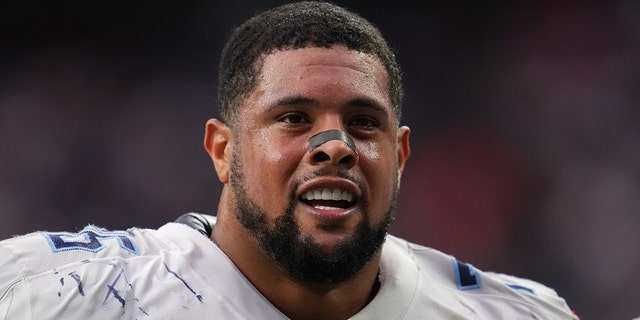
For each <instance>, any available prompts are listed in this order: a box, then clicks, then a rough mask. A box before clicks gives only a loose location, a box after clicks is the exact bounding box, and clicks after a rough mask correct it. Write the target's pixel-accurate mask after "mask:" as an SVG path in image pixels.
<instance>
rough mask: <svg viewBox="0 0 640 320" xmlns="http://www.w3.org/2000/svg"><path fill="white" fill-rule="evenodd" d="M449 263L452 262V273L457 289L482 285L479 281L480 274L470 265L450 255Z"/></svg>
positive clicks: (474, 287)
mask: <svg viewBox="0 0 640 320" xmlns="http://www.w3.org/2000/svg"><path fill="white" fill-rule="evenodd" d="M451 263H452V264H453V273H454V274H455V277H456V285H457V286H458V289H460V290H471V289H477V288H480V287H481V286H482V283H480V276H479V275H478V272H477V271H476V269H475V268H474V267H473V266H472V265H470V264H468V263H464V262H460V261H458V260H456V258H454V257H451Z"/></svg>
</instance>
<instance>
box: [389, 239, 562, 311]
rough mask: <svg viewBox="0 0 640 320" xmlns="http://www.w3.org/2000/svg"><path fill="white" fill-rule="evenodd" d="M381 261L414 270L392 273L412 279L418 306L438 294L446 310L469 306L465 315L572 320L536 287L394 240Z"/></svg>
mask: <svg viewBox="0 0 640 320" xmlns="http://www.w3.org/2000/svg"><path fill="white" fill-rule="evenodd" d="M383 255H386V256H387V257H386V260H387V264H389V262H388V261H389V259H394V260H403V261H405V262H404V263H405V264H412V265H413V268H402V269H399V268H398V267H397V266H396V267H395V270H402V271H401V272H404V273H405V274H407V273H414V274H415V276H416V279H418V280H416V281H417V282H419V283H420V285H419V286H420V287H419V288H416V290H417V292H418V294H417V296H416V299H418V300H419V299H423V298H425V297H428V296H432V295H433V292H438V293H439V294H438V295H439V296H440V297H439V298H438V299H440V301H438V303H437V304H439V305H445V306H446V305H448V306H447V307H446V308H451V309H455V308H456V306H458V305H466V306H473V308H471V309H473V311H470V312H472V313H474V314H476V313H478V314H484V315H486V316H496V315H501V316H504V314H518V313H521V312H523V311H526V312H528V313H530V314H537V315H540V316H541V317H543V318H545V317H550V316H553V317H555V318H561V319H575V316H574V315H572V312H571V310H570V308H569V307H568V305H567V303H566V302H565V300H564V299H563V298H561V297H560V296H559V295H558V294H557V293H556V291H555V290H553V289H552V288H550V287H547V286H545V285H543V284H541V283H539V282H536V281H532V280H529V279H523V278H520V277H516V276H512V275H506V274H500V273H495V272H487V271H483V270H480V269H478V268H475V267H474V266H473V265H471V264H469V263H465V262H462V261H459V260H457V259H456V258H454V257H453V256H451V255H448V254H445V253H442V252H440V251H438V250H435V249H432V248H428V247H425V246H421V245H418V244H415V243H411V242H408V241H405V240H403V239H400V238H397V237H394V236H389V237H388V238H387V242H386V243H385V248H384V249H383ZM383 261H385V258H384V257H383ZM390 265H392V266H393V265H394V264H393V263H391V264H390ZM392 268H393V267H392ZM428 299H434V298H433V297H428ZM465 308H467V307H461V310H464V309H465Z"/></svg>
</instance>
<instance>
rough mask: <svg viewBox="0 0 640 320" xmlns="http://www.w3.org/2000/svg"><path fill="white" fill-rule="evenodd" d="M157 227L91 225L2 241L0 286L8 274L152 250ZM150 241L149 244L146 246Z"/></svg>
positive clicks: (30, 273) (17, 275)
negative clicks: (122, 228) (126, 227)
mask: <svg viewBox="0 0 640 320" xmlns="http://www.w3.org/2000/svg"><path fill="white" fill-rule="evenodd" d="M153 232H155V231H153V230H146V229H136V228H132V229H129V230H126V231H109V230H106V229H104V228H100V227H97V226H93V225H89V226H87V227H85V228H84V229H82V230H80V231H79V232H49V231H38V232H33V233H30V234H26V235H22V236H18V237H14V238H10V239H6V240H3V241H0V268H2V270H4V271H3V272H2V277H1V278H0V290H1V289H6V288H3V287H2V286H5V285H6V283H7V282H8V280H9V282H11V281H10V279H7V278H8V277H13V278H24V277H29V276H33V275H37V274H40V273H42V272H45V271H48V270H54V269H56V268H58V267H61V266H64V265H68V264H73V263H77V262H82V261H84V260H87V259H100V258H108V257H121V258H125V259H126V258H128V257H131V256H139V255H140V254H141V253H142V252H146V251H148V249H149V248H150V247H151V248H153V246H149V243H150V242H154V241H153V240H152V239H153V235H152V234H153ZM143 244H146V245H147V246H142V245H143Z"/></svg>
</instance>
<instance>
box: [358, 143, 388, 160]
mask: <svg viewBox="0 0 640 320" xmlns="http://www.w3.org/2000/svg"><path fill="white" fill-rule="evenodd" d="M356 150H358V155H359V156H360V159H361V160H363V161H376V162H377V161H380V160H381V159H382V157H381V156H380V145H379V144H377V143H374V142H372V141H362V142H359V143H357V145H356Z"/></svg>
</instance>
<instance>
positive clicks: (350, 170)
mask: <svg viewBox="0 0 640 320" xmlns="http://www.w3.org/2000/svg"><path fill="white" fill-rule="evenodd" d="M387 85H388V79H387V74H386V72H385V69H384V68H383V66H382V64H380V62H379V61H378V60H377V59H376V58H374V56H372V55H368V54H364V53H359V52H356V51H351V50H347V49H346V48H344V47H341V46H337V47H333V48H331V49H325V48H303V49H296V50H286V51H275V52H274V53H272V54H269V55H267V56H266V57H265V59H264V63H263V65H262V72H261V74H260V77H259V80H258V85H257V88H256V90H255V91H254V92H253V93H252V94H251V95H250V96H249V97H248V98H247V100H246V101H245V103H244V105H243V106H242V107H241V108H240V110H239V114H238V121H237V122H236V123H235V125H234V129H233V131H234V136H235V138H234V139H235V141H234V145H233V151H232V163H231V177H230V184H231V188H232V190H233V194H234V198H235V202H236V203H235V207H236V208H237V209H238V210H237V212H236V215H237V217H238V219H239V220H240V222H241V223H242V224H243V225H244V226H245V228H247V229H248V230H249V231H250V233H251V234H253V235H254V236H255V237H256V238H257V239H258V241H259V243H260V244H261V246H262V247H263V248H264V249H265V251H266V252H267V253H268V254H269V255H270V256H271V257H272V258H273V259H274V260H276V261H277V262H278V263H280V265H281V266H282V267H283V268H284V269H286V270H287V271H289V273H295V274H294V275H293V276H294V277H295V278H297V279H298V280H299V281H302V282H308V283H314V284H320V283H335V282H339V281H343V280H346V279H348V278H350V277H351V276H353V275H354V274H355V272H357V271H358V270H360V269H361V268H362V266H364V265H365V264H366V263H367V262H368V261H369V260H370V259H371V258H372V257H373V256H374V255H375V253H376V252H377V251H378V249H379V248H380V246H381V245H382V242H383V241H384V235H385V234H386V231H387V228H388V224H389V222H390V221H391V220H392V214H393V211H394V209H395V203H396V196H397V190H398V184H399V176H400V173H401V171H402V168H403V166H404V162H405V160H406V159H407V157H408V154H409V146H408V134H409V132H408V128H406V127H402V128H398V123H397V119H396V117H395V115H394V112H393V108H392V103H391V100H390V98H389V95H388V92H389V91H388V88H387ZM332 129H337V130H341V131H344V132H345V133H347V134H348V135H349V136H350V137H351V139H352V140H353V141H354V143H355V146H356V148H355V150H352V149H350V148H349V146H348V145H347V144H346V143H345V142H343V141H339V140H329V141H327V142H325V143H323V144H322V145H320V146H319V147H318V148H317V149H315V150H313V151H309V142H308V140H309V138H310V137H311V136H313V135H315V134H317V133H320V132H323V131H326V130H332ZM310 277H311V278H310ZM313 277H315V278H313Z"/></svg>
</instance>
